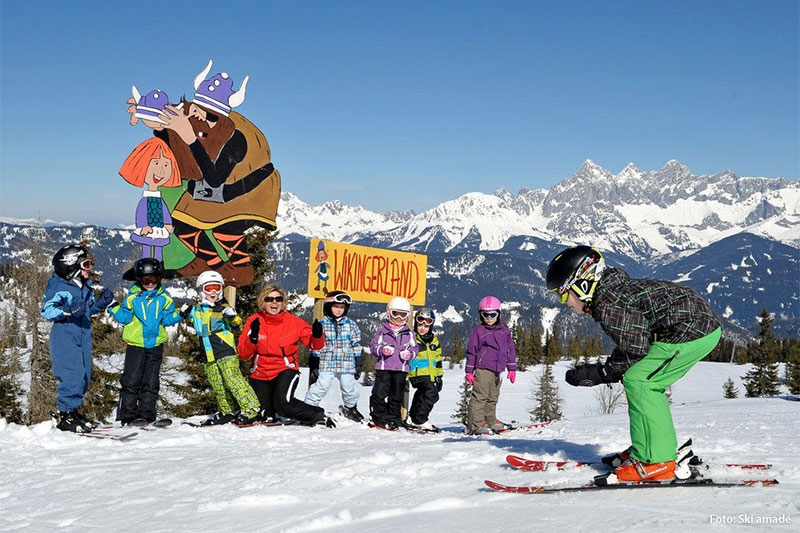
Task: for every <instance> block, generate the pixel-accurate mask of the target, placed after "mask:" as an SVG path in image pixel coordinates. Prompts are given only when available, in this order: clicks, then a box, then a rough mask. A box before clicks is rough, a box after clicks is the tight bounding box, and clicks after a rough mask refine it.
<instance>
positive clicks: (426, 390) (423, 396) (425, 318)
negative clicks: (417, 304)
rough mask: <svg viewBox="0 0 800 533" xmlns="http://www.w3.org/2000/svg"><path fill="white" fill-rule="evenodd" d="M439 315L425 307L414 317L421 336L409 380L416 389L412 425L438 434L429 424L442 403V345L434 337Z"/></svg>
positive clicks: (410, 412) (411, 410)
mask: <svg viewBox="0 0 800 533" xmlns="http://www.w3.org/2000/svg"><path fill="white" fill-rule="evenodd" d="M434 322H436V314H435V313H434V312H433V310H432V309H426V308H424V307H423V308H422V309H420V310H419V311H417V312H416V314H415V315H414V331H415V332H416V334H417V345H418V346H419V354H417V356H416V357H415V358H414V359H412V360H411V365H410V366H411V370H410V372H409V373H408V380H409V382H410V383H411V386H412V387H414V388H415V389H416V392H414V399H413V400H412V401H411V409H409V411H408V414H409V417H410V418H411V424H412V425H413V426H415V427H418V428H420V429H426V430H428V431H438V430H439V428H437V427H436V426H434V425H433V424H431V423H430V421H428V415H430V413H431V410H432V409H433V406H434V404H435V403H436V402H437V401H439V393H440V392H441V391H442V375H443V374H444V371H443V370H442V345H441V343H440V342H439V339H438V338H437V337H436V335H434V334H433V323H434Z"/></svg>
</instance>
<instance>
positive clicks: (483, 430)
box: [468, 424, 495, 436]
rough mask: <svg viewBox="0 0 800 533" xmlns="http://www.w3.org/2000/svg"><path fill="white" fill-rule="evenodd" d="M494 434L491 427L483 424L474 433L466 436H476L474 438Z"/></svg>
mask: <svg viewBox="0 0 800 533" xmlns="http://www.w3.org/2000/svg"><path fill="white" fill-rule="evenodd" d="M494 434H495V432H494V430H493V429H492V428H491V426H489V424H484V425H482V426H481V427H479V428H478V429H476V430H475V431H470V432H469V433H468V435H476V436H480V435H494Z"/></svg>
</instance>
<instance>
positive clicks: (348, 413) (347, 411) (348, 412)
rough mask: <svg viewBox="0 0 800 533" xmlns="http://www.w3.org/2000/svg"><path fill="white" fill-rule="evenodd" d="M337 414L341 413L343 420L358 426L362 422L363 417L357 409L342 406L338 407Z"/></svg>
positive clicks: (355, 407)
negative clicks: (345, 419)
mask: <svg viewBox="0 0 800 533" xmlns="http://www.w3.org/2000/svg"><path fill="white" fill-rule="evenodd" d="M339 412H341V413H342V414H343V415H344V417H345V418H347V419H349V420H352V421H353V422H356V423H358V424H360V423H362V422H363V421H364V415H362V414H361V413H359V412H358V407H357V406H355V405H354V406H353V407H345V406H344V405H340V406H339Z"/></svg>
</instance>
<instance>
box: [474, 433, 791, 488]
mask: <svg viewBox="0 0 800 533" xmlns="http://www.w3.org/2000/svg"><path fill="white" fill-rule="evenodd" d="M691 445H692V440H691V439H689V440H688V441H687V442H686V443H684V444H683V446H681V447H680V448H679V450H678V456H679V457H685V458H686V461H687V464H688V466H689V469H690V470H691V471H692V477H690V478H689V479H677V478H676V479H671V480H667V481H648V482H617V483H612V484H602V483H599V482H596V481H591V482H589V483H584V484H581V485H567V486H536V485H532V486H528V485H521V486H512V485H504V484H502V483H497V482H495V481H490V480H486V481H485V483H486V485H487V486H488V487H489V488H490V489H492V490H496V491H500V492H509V493H515V494H538V493H548V492H583V491H597V490H619V489H645V488H674V487H686V486H689V487H751V486H771V485H777V484H778V481H777V480H776V479H743V480H736V481H726V482H718V481H714V480H712V479H706V478H703V477H702V476H701V475H700V472H699V470H700V469H701V468H705V469H710V468H712V467H717V466H721V467H724V468H728V469H737V470H743V471H768V470H769V469H770V468H772V465H770V464H756V463H753V464H747V463H725V464H722V465H708V464H705V463H703V461H702V460H701V459H700V458H699V457H697V456H695V455H694V454H693V453H692V452H691V450H690V448H691ZM506 462H507V463H508V464H509V465H510V466H512V467H514V468H516V469H518V470H524V471H527V472H543V471H546V470H553V469H555V470H568V469H580V468H609V466H608V464H606V463H604V462H602V461H586V462H584V461H541V460H536V459H526V458H524V457H519V456H516V455H509V456H507V457H506ZM600 477H602V476H600ZM601 481H602V480H601Z"/></svg>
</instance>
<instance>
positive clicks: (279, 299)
mask: <svg viewBox="0 0 800 533" xmlns="http://www.w3.org/2000/svg"><path fill="white" fill-rule="evenodd" d="M264 301H265V302H267V303H272V302H278V303H280V302H282V301H283V296H265V297H264Z"/></svg>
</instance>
